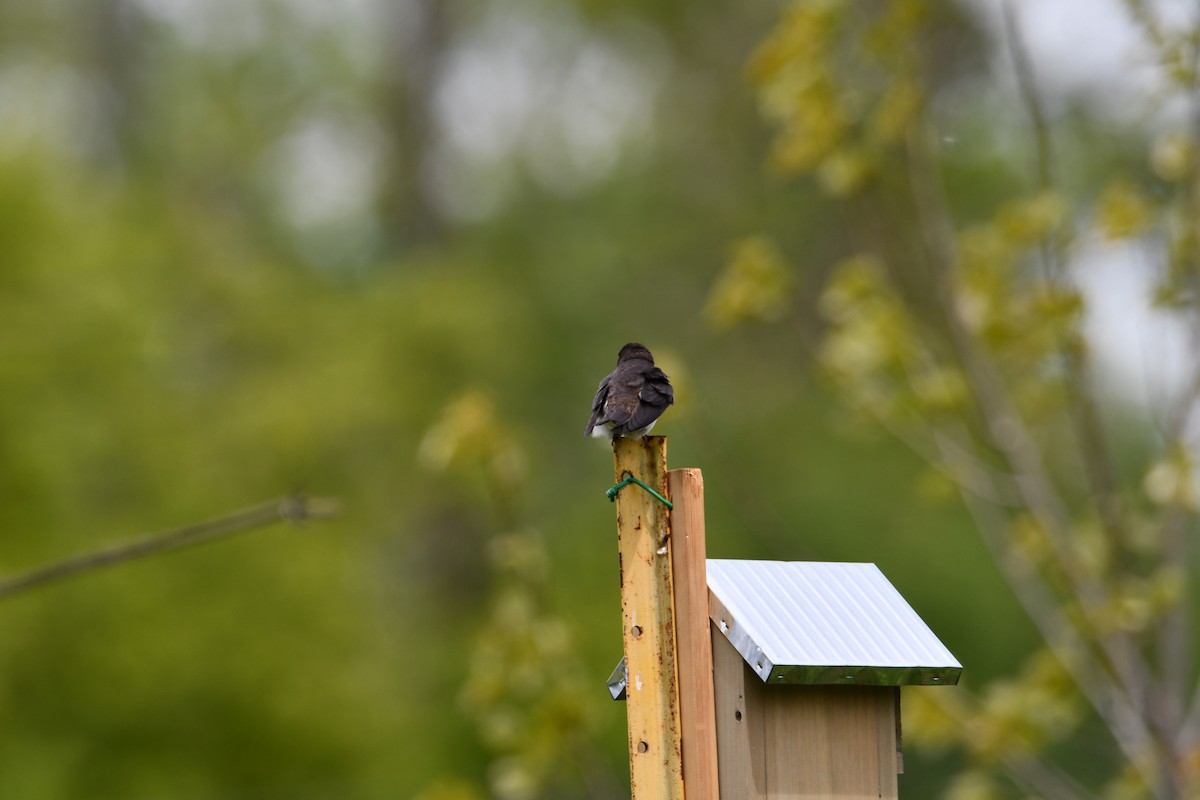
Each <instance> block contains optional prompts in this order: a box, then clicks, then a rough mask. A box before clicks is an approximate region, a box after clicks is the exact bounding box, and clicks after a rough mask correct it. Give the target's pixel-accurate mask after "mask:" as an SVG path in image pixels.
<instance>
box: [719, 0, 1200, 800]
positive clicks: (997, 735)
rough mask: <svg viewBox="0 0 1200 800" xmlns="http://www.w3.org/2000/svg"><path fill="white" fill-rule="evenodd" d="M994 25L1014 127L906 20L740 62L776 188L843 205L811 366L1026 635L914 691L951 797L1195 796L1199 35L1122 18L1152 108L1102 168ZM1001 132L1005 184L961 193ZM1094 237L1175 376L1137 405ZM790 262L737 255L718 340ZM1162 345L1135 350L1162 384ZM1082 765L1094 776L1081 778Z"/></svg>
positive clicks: (786, 39)
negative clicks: (977, 539)
mask: <svg viewBox="0 0 1200 800" xmlns="http://www.w3.org/2000/svg"><path fill="white" fill-rule="evenodd" d="M995 11H996V12H998V20H997V22H998V26H997V27H998V29H999V32H1000V35H1001V42H1002V44H1003V46H1004V51H1003V52H1004V55H1005V56H1006V57H1007V61H1008V67H1009V70H1010V71H1011V78H1012V79H1011V84H1010V85H1011V87H1012V91H1013V93H1014V97H1015V99H1016V100H1018V101H1019V103H1018V104H1017V105H1014V104H1013V103H1006V104H1003V105H1000V106H997V107H994V108H993V109H991V110H988V109H986V108H985V107H983V106H980V105H978V104H971V105H970V108H969V109H966V110H964V109H963V107H962V106H963V103H964V97H963V91H964V89H963V86H962V85H961V83H960V81H961V80H962V79H963V76H964V71H963V70H962V62H961V60H960V59H961V58H962V57H963V53H962V52H961V51H959V52H956V49H955V47H953V45H951V46H947V43H952V42H953V41H954V38H955V37H956V34H957V31H958V30H960V26H959V24H958V22H957V21H956V20H955V19H954V15H953V13H952V12H951V11H950V10H949V9H947V8H945V7H939V6H937V5H936V4H932V3H928V2H925V0H894V1H893V2H886V3H844V2H836V0H831V2H804V3H795V4H793V5H791V6H789V7H788V8H787V9H786V10H785V11H784V13H783V16H782V18H781V20H780V22H779V23H778V25H777V26H776V27H775V29H774V30H773V31H772V32H771V34H770V35H769V36H768V37H767V38H766V40H765V41H764V42H763V44H762V45H761V46H760V47H759V48H758V50H757V51H756V52H755V54H754V57H753V58H752V60H751V63H750V76H751V79H752V81H753V82H754V84H755V86H756V88H757V90H758V96H759V104H760V108H761V110H762V112H763V114H764V115H765V116H766V117H767V118H768V119H770V120H771V121H772V122H773V124H774V128H775V138H774V139H773V141H772V144H771V149H770V163H771V166H772V167H773V168H774V170H775V171H776V172H777V173H779V174H781V175H783V176H785V177H793V176H795V177H804V178H806V179H809V180H811V182H812V184H813V185H814V186H815V187H817V188H819V189H820V190H821V191H822V192H823V193H824V194H825V195H826V196H827V197H830V198H831V199H834V200H837V201H839V202H840V203H841V204H842V206H843V210H844V217H843V220H844V235H843V236H842V237H840V241H839V245H840V248H841V249H842V250H843V251H844V252H842V253H836V254H835V257H834V258H833V259H830V260H831V261H835V262H836V263H834V265H833V267H832V269H831V271H830V273H829V275H828V279H827V280H826V282H825V284H824V287H823V289H822V291H821V293H820V298H819V302H818V307H819V310H820V313H821V316H822V320H823V324H822V325H821V326H820V328H819V330H818V331H817V333H816V335H814V336H812V337H811V338H810V342H811V345H812V347H813V349H814V352H815V357H816V361H817V362H818V364H819V365H820V367H821V370H822V372H823V373H824V375H825V376H826V378H827V379H828V381H829V385H831V386H832V387H833V389H834V390H835V391H836V392H837V393H838V395H839V396H840V397H841V398H842V399H843V400H844V401H845V403H846V404H847V405H848V406H849V407H851V408H853V409H855V410H857V411H858V412H859V413H861V414H862V415H863V416H864V417H865V418H867V419H868V420H870V421H872V422H874V423H877V424H879V425H880V426H881V427H883V428H884V429H887V430H888V431H890V432H891V433H893V434H895V435H896V437H897V438H898V439H899V440H901V441H903V442H904V443H906V444H907V445H908V446H909V447H910V448H911V449H912V450H913V451H914V452H916V453H917V454H919V455H920V456H921V457H922V458H923V459H924V460H926V461H927V462H928V464H929V465H930V467H931V469H932V470H934V471H935V473H936V475H937V476H938V479H939V480H940V481H943V482H944V483H945V486H946V487H947V489H948V490H950V491H952V493H953V495H954V496H955V497H956V498H957V499H959V500H961V502H962V504H963V505H964V506H965V507H966V508H967V510H968V511H969V512H970V514H971V516H972V518H973V520H974V523H975V527H976V528H977V529H978V530H979V532H980V533H981V534H982V539H983V541H984V542H985V543H986V545H987V547H988V550H989V552H990V553H991V555H992V557H993V558H994V560H995V562H996V564H997V565H998V566H999V568H1000V569H1001V571H1002V573H1003V575H1004V578H1005V580H1006V581H1007V582H1008V584H1009V586H1010V587H1011V589H1012V591H1013V594H1014V595H1015V597H1016V598H1017V599H1018V601H1019V602H1020V603H1021V605H1022V607H1023V608H1024V610H1025V612H1026V614H1027V616H1028V618H1029V619H1031V620H1032V621H1033V622H1034V624H1035V626H1036V627H1037V629H1038V632H1039V634H1040V636H1041V638H1042V640H1043V644H1042V645H1041V646H1040V647H1039V648H1037V649H1035V650H1034V651H1033V652H1032V653H1030V654H1029V656H1028V657H1027V658H1026V660H1025V663H1024V664H1023V665H1022V666H1021V667H1020V668H1019V669H1018V670H1016V671H1015V673H1014V674H1012V675H1009V676H1005V677H1004V678H1003V679H1000V680H997V681H994V682H992V683H989V684H987V685H986V686H983V687H981V689H980V690H979V691H974V692H957V693H930V692H925V693H918V692H914V693H913V696H914V697H915V698H916V699H917V700H918V703H917V704H916V705H915V707H914V708H913V709H912V711H913V712H915V713H910V715H909V721H910V723H911V725H910V728H909V730H911V731H912V736H910V737H909V738H908V739H907V741H909V742H913V743H923V742H928V743H930V744H935V745H941V746H951V745H953V743H954V742H959V741H961V742H962V746H963V747H965V750H966V756H967V765H968V769H966V770H965V771H964V772H963V773H962V774H961V775H960V776H959V777H958V778H956V779H955V781H954V782H953V783H952V784H951V786H950V789H949V790H948V792H947V796H948V797H953V798H977V797H978V798H985V797H1009V796H1014V797H1020V796H1037V797H1047V798H1050V797H1053V798H1085V797H1099V796H1103V797H1106V798H1141V797H1156V798H1190V797H1196V796H1197V795H1198V794H1200V749H1198V745H1200V688H1198V686H1197V683H1196V670H1195V668H1194V664H1193V661H1192V656H1193V652H1194V645H1193V638H1194V636H1193V632H1194V630H1195V625H1194V622H1193V619H1194V605H1195V599H1196V598H1195V597H1194V595H1192V594H1191V593H1189V592H1188V585H1189V583H1190V582H1191V580H1192V576H1193V575H1194V574H1195V571H1196V567H1197V564H1196V547H1195V545H1194V541H1193V540H1194V536H1195V534H1196V532H1197V531H1196V512H1197V504H1196V473H1195V467H1194V455H1195V452H1196V451H1195V447H1196V435H1197V433H1198V430H1200V429H1198V428H1197V424H1196V423H1197V419H1196V416H1195V415H1196V411H1197V407H1198V405H1200V361H1197V359H1196V353H1197V352H1198V351H1197V344H1200V342H1197V336H1198V335H1200V313H1198V312H1200V304H1198V302H1197V293H1196V291H1197V288H1198V284H1197V281H1198V279H1200V250H1198V247H1197V245H1198V242H1200V236H1198V234H1200V216H1197V213H1196V205H1195V204H1196V200H1197V197H1198V196H1200V194H1198V192H1200V182H1198V177H1200V174H1198V173H1197V169H1196V162H1195V154H1196V149H1197V121H1198V120H1200V106H1197V104H1196V102H1197V96H1198V95H1197V81H1198V80H1200V73H1198V68H1200V19H1197V18H1195V17H1194V16H1193V17H1192V18H1190V19H1188V18H1185V17H1182V16H1180V15H1178V14H1177V13H1175V14H1172V13H1170V12H1173V11H1174V9H1169V8H1168V9H1162V8H1160V7H1158V6H1156V5H1155V4H1150V3H1143V2H1136V0H1128V2H1125V3H1124V11H1125V12H1126V14H1127V22H1128V24H1129V25H1130V26H1131V27H1132V28H1133V29H1134V30H1135V31H1136V34H1137V35H1138V36H1139V37H1140V39H1141V44H1142V48H1141V51H1140V52H1141V56H1142V59H1143V64H1142V66H1143V67H1144V68H1146V69H1147V70H1148V71H1149V74H1147V75H1146V76H1145V79H1144V80H1145V86H1146V87H1147V88H1150V87H1152V88H1153V89H1154V91H1153V93H1148V94H1147V96H1146V98H1145V99H1144V100H1143V102H1142V107H1141V108H1139V109H1138V113H1137V115H1130V116H1129V117H1128V118H1127V119H1126V120H1125V122H1126V127H1125V128H1124V129H1123V130H1120V131H1119V132H1116V133H1117V136H1119V137H1120V138H1124V139H1125V140H1126V141H1127V143H1128V146H1129V147H1130V149H1132V152H1127V151H1126V150H1125V148H1121V149H1120V150H1119V151H1118V152H1113V153H1111V154H1109V155H1108V158H1105V155H1106V154H1105V153H1103V152H1102V151H1097V150H1095V149H1090V148H1089V149H1087V150H1086V152H1085V153H1083V154H1080V153H1079V152H1077V151H1078V149H1079V147H1080V143H1081V142H1086V141H1087V136H1088V134H1089V132H1091V131H1092V130H1093V129H1092V127H1091V126H1092V125H1094V122H1093V121H1092V120H1091V119H1089V118H1088V117H1086V116H1081V115H1075V116H1073V115H1072V114H1071V113H1068V112H1067V111H1065V110H1063V109H1056V108H1052V107H1048V105H1047V101H1046V97H1045V95H1046V92H1045V90H1044V85H1043V84H1044V78H1043V77H1042V74H1043V73H1041V72H1039V69H1041V68H1040V66H1039V65H1038V64H1037V63H1036V62H1035V61H1034V60H1033V59H1032V58H1031V55H1030V51H1029V48H1028V47H1027V45H1026V41H1025V33H1024V30H1023V28H1022V23H1021V20H1020V17H1019V16H1018V6H1017V4H1016V3H1015V2H1012V0H1003V2H1000V3H998V4H996V5H995ZM1193 11H1194V9H1193ZM967 58H968V59H969V58H970V56H969V55H968V56H967ZM976 90H977V91H978V89H976ZM967 102H968V103H969V101H967ZM967 114H970V115H971V117H972V118H971V119H970V121H968V120H967ZM964 127H966V128H969V129H970V131H971V135H970V137H969V138H970V141H971V142H972V147H971V149H972V150H973V151H974V152H971V153H970V154H968V155H966V156H964V154H963V153H962V148H959V147H958V146H957V144H958V142H959V141H964V142H965V141H966V140H967V139H968V137H967V136H965V135H962V134H959V133H958V132H957V131H958V130H961V129H963V128H964ZM1093 135H1094V134H1093ZM1001 137H1003V138H1004V139H1006V140H1007V147H1008V150H1009V151H1010V153H1011V155H1010V157H1009V158H1007V159H1006V166H1007V168H1008V169H1009V170H1010V176H1009V177H1010V181H1009V182H1008V185H994V186H986V185H982V186H981V184H980V182H979V181H978V180H968V177H970V178H975V177H976V176H974V175H970V173H971V172H973V171H975V170H978V152H979V151H978V150H977V148H979V146H980V145H981V144H984V145H985V146H988V145H987V144H986V140H987V139H990V140H991V142H992V144H991V146H993V147H995V146H996V145H999V144H1000V142H999V140H1000V139H1001ZM1114 138H1116V137H1115V136H1114ZM981 140H984V141H981ZM1013 142H1020V144H1016V145H1014V144H1013ZM1105 146H1107V147H1112V146H1113V145H1112V143H1111V142H1105ZM1139 151H1140V152H1139ZM1068 154H1069V155H1068ZM1113 242H1123V243H1126V249H1125V250H1124V251H1122V252H1121V253H1120V254H1119V255H1118V262H1119V269H1121V270H1124V271H1129V272H1138V273H1140V280H1141V281H1142V283H1143V285H1144V286H1146V287H1148V288H1147V289H1146V290H1144V291H1143V293H1142V296H1140V297H1139V296H1138V293H1136V292H1133V293H1130V294H1129V295H1127V296H1126V297H1124V298H1123V300H1124V302H1123V305H1124V307H1123V308H1120V307H1119V308H1118V314H1122V315H1126V316H1130V317H1135V318H1136V317H1137V316H1139V315H1142V316H1144V315H1145V314H1146V313H1147V311H1146V308H1147V306H1148V303H1147V301H1148V300H1151V301H1152V308H1153V309H1155V312H1152V313H1156V314H1157V316H1158V317H1159V318H1165V319H1170V320H1173V321H1176V322H1177V323H1178V324H1179V326H1180V328H1181V330H1182V335H1181V336H1180V337H1179V338H1178V339H1176V340H1175V341H1174V343H1173V344H1174V346H1176V347H1180V348H1183V352H1184V353H1185V357H1184V358H1183V359H1182V360H1181V361H1180V362H1179V367H1180V369H1179V373H1178V374H1177V375H1175V376H1172V379H1171V380H1170V381H1169V383H1167V384H1166V386H1165V389H1164V391H1162V392H1161V394H1159V395H1158V396H1151V397H1150V400H1149V402H1144V403H1143V404H1142V405H1141V406H1140V407H1138V406H1136V405H1133V403H1132V402H1131V401H1134V400H1135V399H1136V396H1131V395H1130V394H1129V393H1128V390H1126V391H1124V392H1123V391H1121V389H1120V388H1116V387H1112V386H1106V385H1105V384H1104V383H1103V381H1102V380H1101V379H1100V378H1099V377H1098V374H1097V357H1096V341H1095V337H1093V338H1092V340H1089V333H1088V330H1087V326H1088V321H1089V312H1091V313H1092V314H1093V318H1094V316H1095V312H1094V311H1093V310H1092V309H1091V308H1090V307H1089V303H1090V301H1091V302H1092V303H1093V304H1094V303H1096V302H1102V301H1099V300H1095V299H1094V298H1089V297H1088V291H1087V288H1086V287H1087V286H1088V285H1089V284H1090V285H1092V286H1094V285H1095V277H1094V276H1091V277H1089V275H1088V272H1089V270H1093V269H1094V268H1095V264H1096V262H1097V261H1101V260H1102V259H1101V258H1100V255H1101V254H1102V253H1103V252H1104V250H1105V248H1109V247H1111V243H1113ZM786 259H787V255H786V251H784V253H781V252H779V251H777V250H776V249H775V247H774V245H773V244H772V243H771V241H770V239H767V238H763V237H761V236H760V237H759V238H756V239H754V240H752V242H751V243H750V244H746V245H743V246H741V247H740V248H739V249H738V250H736V251H735V254H734V256H733V258H732V259H731V261H730V263H729V265H728V266H727V268H726V272H725V274H724V276H723V277H722V278H721V280H720V281H719V282H718V283H717V284H716V285H715V286H714V289H713V294H712V297H711V299H710V303H709V307H710V309H712V311H713V316H714V318H715V319H716V321H717V322H719V323H722V324H733V323H739V322H746V321H757V320H758V319H761V318H762V317H764V316H766V314H765V313H764V312H768V311H769V312H770V315H771V316H776V315H777V314H778V313H779V312H778V308H777V301H778V298H779V296H780V291H781V287H782V285H783V284H782V283H781V281H780V280H779V279H778V278H776V277H775V276H776V275H779V274H782V273H784V272H785V271H786V268H785V267H784V266H783V264H784V263H785V261H786ZM1099 324H1103V325H1106V326H1109V325H1122V320H1120V319H1115V320H1114V319H1111V318H1101V319H1100V320H1099ZM1125 327H1126V328H1127V326H1125ZM1171 345H1172V342H1169V341H1168V342H1162V341H1159V342H1152V343H1151V344H1150V346H1151V347H1153V348H1154V351H1153V352H1151V353H1149V354H1148V357H1149V358H1150V359H1154V360H1156V361H1157V362H1158V364H1156V365H1155V368H1156V369H1161V367H1162V365H1164V364H1167V363H1169V361H1170V360H1171V358H1172V355H1173V354H1172V353H1171V352H1170V347H1171ZM1148 371H1149V370H1148ZM1137 377H1141V376H1134V378H1135V379H1136V378H1137ZM984 624H985V625H988V626H990V625H991V624H992V623H991V621H990V620H987V621H985V622H984ZM1096 729H1100V730H1103V731H1105V733H1106V734H1107V743H1101V742H1099V741H1095V735H1094V732H1095V730H1096ZM1084 742H1087V743H1088V745H1087V746H1088V748H1089V749H1091V750H1092V752H1093V753H1095V752H1102V751H1103V750H1105V749H1107V750H1110V751H1111V753H1110V754H1109V755H1108V756H1107V757H1106V758H1104V763H1105V764H1106V765H1107V766H1106V768H1105V769H1104V770H1096V769H1095V765H1094V763H1093V764H1092V765H1090V766H1087V767H1083V768H1080V767H1079V766H1078V765H1077V764H1076V763H1075V760H1076V758H1078V757H1079V756H1081V755H1082V754H1083V753H1084V752H1086V751H1084V750H1082V749H1081V748H1080V745H1081V744H1082V743H1084ZM1072 751H1074V752H1072ZM1073 756H1074V757H1073ZM1105 773H1107V774H1105Z"/></svg>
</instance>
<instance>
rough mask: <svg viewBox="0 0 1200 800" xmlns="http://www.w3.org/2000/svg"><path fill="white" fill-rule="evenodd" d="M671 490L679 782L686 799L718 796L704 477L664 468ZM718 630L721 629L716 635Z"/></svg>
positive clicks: (704, 799) (715, 798)
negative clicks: (680, 752)
mask: <svg viewBox="0 0 1200 800" xmlns="http://www.w3.org/2000/svg"><path fill="white" fill-rule="evenodd" d="M667 486H668V488H669V489H670V490H671V494H670V497H671V502H672V503H674V504H675V508H673V509H672V510H671V517H670V526H671V540H670V544H669V549H670V552H671V570H672V573H673V577H674V582H675V635H676V648H675V649H676V659H677V664H678V673H679V697H680V709H679V711H680V719H681V721H682V725H683V785H684V787H685V789H686V792H687V799H688V800H719V797H720V795H719V785H718V782H717V780H718V779H717V716H716V714H717V712H716V703H715V702H714V699H713V651H712V639H711V634H710V631H709V626H710V623H709V620H708V578H707V575H706V573H705V558H706V550H705V542H704V476H703V475H701V473H700V470H698V469H673V470H671V471H670V472H668V473H667ZM718 635H720V634H718Z"/></svg>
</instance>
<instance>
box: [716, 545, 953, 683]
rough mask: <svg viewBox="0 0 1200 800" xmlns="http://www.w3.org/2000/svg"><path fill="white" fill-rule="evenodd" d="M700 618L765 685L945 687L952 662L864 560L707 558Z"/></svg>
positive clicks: (912, 613) (906, 605) (938, 642)
mask: <svg viewBox="0 0 1200 800" xmlns="http://www.w3.org/2000/svg"><path fill="white" fill-rule="evenodd" d="M708 589H709V615H710V617H711V618H712V620H713V622H715V623H716V624H717V628H718V629H719V630H720V631H721V632H722V633H724V634H725V636H726V638H728V639H729V641H730V642H731V643H732V644H733V646H734V647H735V648H736V649H737V651H738V652H739V653H741V654H742V657H743V658H745V659H746V663H747V664H749V665H750V667H751V669H753V670H754V671H755V672H756V673H757V674H758V676H759V677H760V678H762V679H763V680H764V681H769V682H771V683H804V684H832V683H851V684H865V685H877V686H899V685H903V684H942V683H947V684H953V683H957V682H958V677H959V674H960V673H961V672H962V665H961V664H959V663H958V661H957V660H956V659H955V658H954V656H953V655H951V654H950V651H949V650H947V649H946V647H945V646H944V645H943V644H942V643H941V642H940V641H939V640H938V638H937V637H936V636H935V635H934V634H933V631H931V630H930V629H929V626H927V625H926V624H925V623H924V622H922V621H921V618H920V617H918V616H917V613H916V612H915V611H913V609H912V608H911V607H910V606H909V605H908V603H907V602H905V600H904V598H903V597H901V596H900V593H899V592H897V591H896V589H895V587H893V586H892V584H891V583H890V582H889V581H888V579H887V578H885V577H884V575H883V573H882V572H880V571H879V568H878V567H876V566H875V565H874V564H851V563H832V562H804V561H800V562H784V561H743V560H726V559H709V560H708Z"/></svg>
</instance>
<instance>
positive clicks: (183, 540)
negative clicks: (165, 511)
mask: <svg viewBox="0 0 1200 800" xmlns="http://www.w3.org/2000/svg"><path fill="white" fill-rule="evenodd" d="M338 512H339V504H338V502H337V501H336V500H333V499H329V498H315V497H314V498H309V497H302V496H294V497H284V498H280V499H278V500H271V501H270V502H267V503H262V504H261V505H257V506H253V507H251V508H247V509H245V510H243V511H238V512H236V513H234V514H230V515H228V516H225V517H221V518H219V519H214V520H209V521H208V522H200V523H197V524H195V525H188V526H185V527H183V528H174V529H172V530H168V531H162V532H160V533H155V534H151V535H149V536H147V537H146V538H144V539H140V540H138V541H134V542H129V543H127V544H122V545H116V546H114V547H110V548H106V549H103V550H97V551H95V552H92V553H84V554H83V555H79V556H74V557H72V558H68V559H66V560H65V561H59V562H57V563H55V564H49V565H47V566H44V567H39V568H38V569H35V570H32V571H30V572H26V573H24V574H21V575H14V576H13V577H10V578H5V579H0V599H3V598H6V597H11V596H13V595H15V594H19V593H21V592H26V591H29V590H31V589H34V588H36V587H38V586H44V585H45V584H47V583H52V582H54V581H59V580H62V579H63V578H68V577H71V576H73V575H80V574H82V573H85V572H91V571H93V570H97V569H101V568H102V567H110V566H114V565H116V564H121V563H123V562H126V561H132V560H133V559H135V558H145V557H146V556H152V555H155V554H157V553H163V552H167V551H170V550H180V549H182V548H185V547H191V546H193V545H197V544H201V543H203V542H209V541H213V540H216V539H221V538H224V537H226V536H231V535H233V534H235V533H241V532H243V531H247V530H251V529H253V528H260V527H263V526H265V525H271V524H273V523H276V522H280V521H290V522H303V521H305V520H316V519H327V518H329V517H332V516H335V515H336V514H337V513H338Z"/></svg>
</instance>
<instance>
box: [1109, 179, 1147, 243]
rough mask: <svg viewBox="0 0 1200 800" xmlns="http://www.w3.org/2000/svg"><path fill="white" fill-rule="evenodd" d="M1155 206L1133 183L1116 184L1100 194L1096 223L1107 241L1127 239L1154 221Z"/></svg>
mask: <svg viewBox="0 0 1200 800" xmlns="http://www.w3.org/2000/svg"><path fill="white" fill-rule="evenodd" d="M1154 216H1155V214H1154V207H1153V205H1152V204H1151V203H1150V201H1149V200H1147V199H1146V198H1145V197H1144V196H1143V195H1142V194H1141V193H1140V192H1139V191H1138V190H1137V189H1136V188H1134V186H1133V185H1132V184H1130V183H1129V182H1127V181H1116V182H1114V183H1112V184H1109V186H1108V188H1106V189H1105V190H1104V192H1103V193H1102V194H1101V195H1100V199H1099V200H1098V202H1097V207H1096V224H1097V225H1098V226H1099V228H1100V232H1101V233H1102V234H1104V237H1105V238H1106V239H1130V238H1133V237H1135V236H1137V235H1139V234H1141V233H1142V232H1143V231H1145V230H1146V228H1147V227H1149V226H1150V224H1151V223H1152V222H1153V220H1154Z"/></svg>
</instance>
